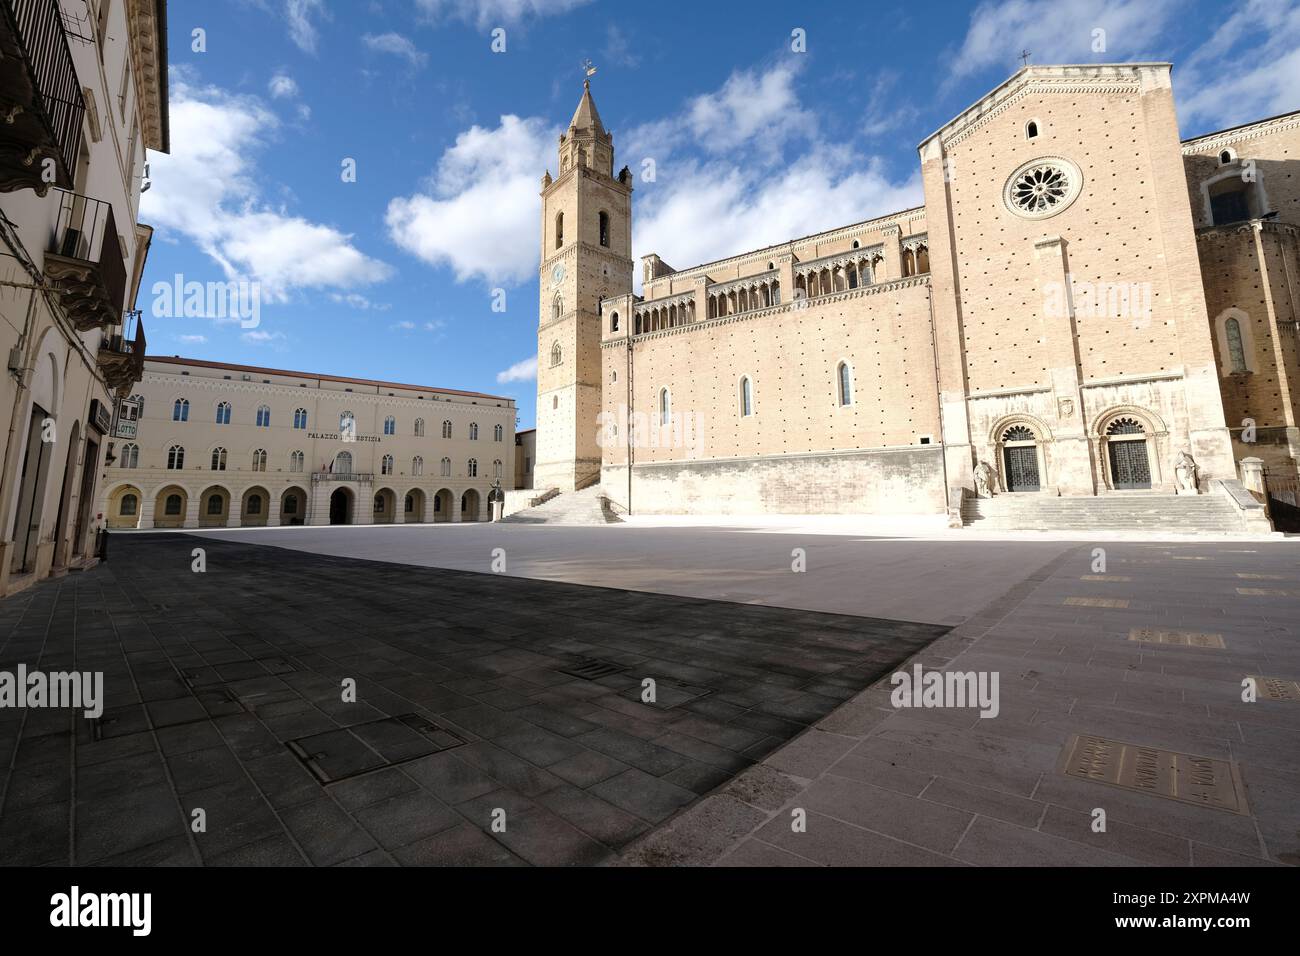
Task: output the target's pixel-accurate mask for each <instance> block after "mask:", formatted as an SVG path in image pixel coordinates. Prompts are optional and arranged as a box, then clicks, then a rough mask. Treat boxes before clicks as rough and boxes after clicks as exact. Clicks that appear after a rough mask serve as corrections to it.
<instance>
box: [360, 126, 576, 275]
mask: <svg viewBox="0 0 1300 956" xmlns="http://www.w3.org/2000/svg"><path fill="white" fill-rule="evenodd" d="M557 135H558V132H557V131H556V130H554V129H552V128H550V127H549V126H548V125H547V124H546V123H545V122H544V121H543V120H541V119H537V118H533V119H526V120H524V119H520V118H519V117H517V116H503V117H501V122H500V124H499V125H498V126H497V127H496V128H494V129H485V128H483V127H481V126H473V127H471V128H470V129H469V130H466V131H465V132H464V133H461V134H460V135H459V136H458V137H457V138H456V143H455V145H453V146H451V147H450V148H449V149H448V150H447V151H446V152H444V153H443V155H442V159H441V160H440V161H439V163H438V168H437V170H436V171H435V173H434V175H433V177H432V179H431V190H430V192H422V193H416V194H414V195H411V196H406V197H400V196H399V197H397V198H395V199H393V200H392V201H391V202H390V203H389V204H388V213H387V216H386V218H385V221H386V222H387V225H388V234H389V237H390V238H391V239H392V240H393V241H394V242H395V243H397V245H399V246H401V247H402V248H403V249H405V250H406V251H407V252H410V253H412V254H413V255H415V256H418V257H419V258H420V259H422V260H424V261H425V262H427V263H429V264H430V265H436V266H441V265H446V266H449V267H450V268H451V269H452V270H453V271H454V272H455V275H456V279H457V281H461V282H464V281H467V280H470V279H482V280H483V281H485V282H489V283H494V282H522V281H523V280H525V279H527V278H529V277H530V276H531V275H532V274H533V273H535V272H536V270H537V253H538V248H537V223H538V217H539V216H540V215H541V205H540V200H539V199H538V195H537V194H538V192H539V190H540V189H541V174H542V170H543V169H544V168H546V167H547V166H548V165H549V166H553V165H554V164H555V159H556V154H555V141H556V137H557Z"/></svg>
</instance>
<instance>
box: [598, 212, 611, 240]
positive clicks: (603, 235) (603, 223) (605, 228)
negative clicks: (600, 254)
mask: <svg viewBox="0 0 1300 956" xmlns="http://www.w3.org/2000/svg"><path fill="white" fill-rule="evenodd" d="M600 244H601V245H602V246H606V247H608V246H609V213H607V212H602V213H601V214H600Z"/></svg>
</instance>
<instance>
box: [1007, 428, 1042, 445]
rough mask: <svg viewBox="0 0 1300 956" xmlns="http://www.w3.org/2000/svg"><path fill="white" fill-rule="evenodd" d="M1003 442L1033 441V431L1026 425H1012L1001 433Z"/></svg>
mask: <svg viewBox="0 0 1300 956" xmlns="http://www.w3.org/2000/svg"><path fill="white" fill-rule="evenodd" d="M1002 440H1003V441H1004V442H1012V441H1034V440H1035V437H1034V433H1033V431H1032V430H1031V429H1030V428H1029V426H1027V425H1012V426H1011V427H1010V428H1008V429H1007V430H1006V431H1005V432H1003V434H1002Z"/></svg>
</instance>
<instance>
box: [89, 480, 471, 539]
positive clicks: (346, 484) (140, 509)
mask: <svg viewBox="0 0 1300 956" xmlns="http://www.w3.org/2000/svg"><path fill="white" fill-rule="evenodd" d="M212 477H214V476H212V475H211V474H210V473H196V474H195V475H194V476H193V477H190V476H184V475H183V474H182V475H175V474H171V473H167V474H164V475H162V476H157V477H146V476H145V475H142V474H139V473H133V471H131V470H127V469H117V470H113V471H110V472H109V480H108V481H107V482H105V489H106V490H105V492H104V494H103V496H102V497H101V500H100V509H101V510H102V511H103V513H104V518H105V521H106V523H107V525H108V527H109V528H111V529H150V528H250V527H252V528H256V527H282V526H289V525H328V524H426V523H434V522H438V523H441V522H456V523H459V522H466V521H486V520H488V517H489V515H488V511H487V504H486V502H487V497H488V492H489V490H490V488H489V487H488V486H486V485H484V486H482V487H479V486H472V485H470V484H469V483H468V482H457V481H453V480H448V479H442V480H440V481H436V482H429V483H427V484H418V485H416V484H403V485H396V484H391V483H388V482H378V481H375V482H364V481H349V480H335V479H331V480H322V481H313V482H299V481H291V480H284V481H280V482H275V481H273V480H266V479H267V478H268V476H267V475H265V474H262V475H257V476H252V475H250V476H249V477H248V479H246V480H244V481H239V480H233V481H232V480H229V476H226V475H221V476H220V477H221V479H223V480H220V481H212V480H211V479H212Z"/></svg>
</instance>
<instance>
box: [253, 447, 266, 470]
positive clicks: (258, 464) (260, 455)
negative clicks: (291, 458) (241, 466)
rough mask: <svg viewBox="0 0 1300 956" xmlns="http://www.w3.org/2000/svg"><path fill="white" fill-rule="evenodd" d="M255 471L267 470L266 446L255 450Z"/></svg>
mask: <svg viewBox="0 0 1300 956" xmlns="http://www.w3.org/2000/svg"><path fill="white" fill-rule="evenodd" d="M253 471H266V449H265V448H258V449H256V450H255V451H254V452H253Z"/></svg>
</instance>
